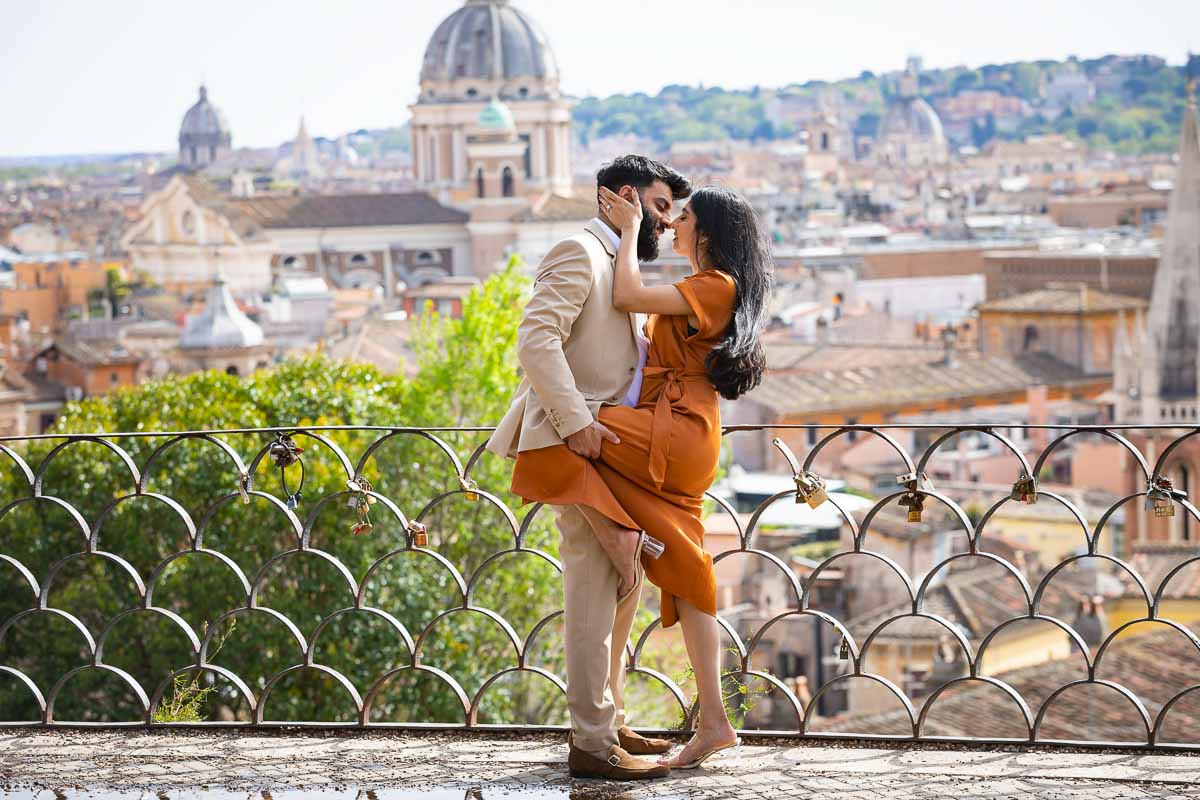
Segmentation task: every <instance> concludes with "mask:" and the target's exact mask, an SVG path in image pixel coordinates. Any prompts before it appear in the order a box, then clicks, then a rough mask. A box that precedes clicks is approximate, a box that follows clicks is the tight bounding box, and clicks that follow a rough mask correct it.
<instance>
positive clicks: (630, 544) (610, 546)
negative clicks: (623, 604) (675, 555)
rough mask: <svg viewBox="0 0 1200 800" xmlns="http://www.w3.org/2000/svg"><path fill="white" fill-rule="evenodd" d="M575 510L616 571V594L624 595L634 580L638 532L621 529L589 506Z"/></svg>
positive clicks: (631, 586)
mask: <svg viewBox="0 0 1200 800" xmlns="http://www.w3.org/2000/svg"><path fill="white" fill-rule="evenodd" d="M576 508H578V509H579V510H580V512H582V513H583V516H584V517H585V518H586V519H587V521H588V525H590V526H591V528H592V532H593V533H595V534H596V539H597V540H598V541H599V542H600V546H601V547H602V548H604V552H605V553H607V554H608V558H609V560H610V561H612V563H613V568H614V569H616V571H617V575H618V576H619V577H620V581H621V583H620V585H619V586H618V587H617V594H618V595H624V594H625V593H627V592H628V591H629V590H630V589H632V588H633V584H634V581H635V580H636V575H637V564H636V562H635V561H634V554H635V553H636V552H637V543H638V533H639V532H638V531H635V530H632V529H630V528H624V527H621V526H620V525H618V524H617V523H615V522H613V521H612V520H611V519H609V518H608V517H606V516H604V515H603V514H601V513H600V512H599V511H597V510H596V509H594V508H592V507H591V506H584V505H581V506H576Z"/></svg>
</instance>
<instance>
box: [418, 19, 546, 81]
mask: <svg viewBox="0 0 1200 800" xmlns="http://www.w3.org/2000/svg"><path fill="white" fill-rule="evenodd" d="M522 77H529V78H533V79H538V80H543V81H547V80H548V81H557V80H558V64H557V62H555V60H554V53H553V52H552V51H551V50H550V44H549V42H548V41H547V40H546V35H545V34H544V33H542V29H541V28H539V27H538V25H537V24H536V23H535V22H534V21H533V20H532V19H530V18H529V17H528V16H527V15H526V14H525V13H524V12H522V11H520V10H518V9H516V8H514V7H513V6H512V5H510V4H509V2H508V0H466V3H465V4H464V5H463V6H462V8H460V9H458V10H457V11H455V12H454V13H453V14H451V15H450V16H448V17H446V19H445V20H444V21H443V22H442V24H441V25H439V26H438V27H437V30H435V31H434V33H433V37H432V38H431V39H430V40H429V45H428V47H426V49H425V60H424V62H423V64H422V67H421V82H422V83H425V82H428V81H434V82H443V81H458V80H463V79H472V78H474V79H480V80H497V81H506V80H511V79H516V78H522Z"/></svg>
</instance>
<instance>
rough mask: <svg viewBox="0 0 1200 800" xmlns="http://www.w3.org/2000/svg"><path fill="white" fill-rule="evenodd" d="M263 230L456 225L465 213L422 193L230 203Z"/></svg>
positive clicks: (265, 198)
mask: <svg viewBox="0 0 1200 800" xmlns="http://www.w3.org/2000/svg"><path fill="white" fill-rule="evenodd" d="M229 205H230V206H231V207H233V208H236V209H238V210H240V211H242V212H244V213H245V214H246V215H247V216H248V217H249V218H251V219H253V220H254V221H255V222H257V223H258V224H259V225H261V226H262V227H264V228H352V227H357V226H364V225H459V224H462V223H464V222H466V221H467V216H468V215H467V214H466V212H463V211H459V210H457V209H454V208H450V207H449V206H444V205H442V204H441V203H439V202H438V201H436V200H434V199H433V198H432V197H430V196H429V195H428V194H426V193H425V192H403V193H398V194H342V195H307V196H303V197H292V196H289V197H270V196H261V197H250V198H244V199H238V200H230V201H229Z"/></svg>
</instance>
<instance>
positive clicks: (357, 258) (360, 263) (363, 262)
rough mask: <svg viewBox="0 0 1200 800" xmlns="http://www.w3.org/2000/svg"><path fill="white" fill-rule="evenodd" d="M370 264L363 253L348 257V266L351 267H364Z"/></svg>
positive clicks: (369, 260)
mask: <svg viewBox="0 0 1200 800" xmlns="http://www.w3.org/2000/svg"><path fill="white" fill-rule="evenodd" d="M370 263H371V259H370V258H368V257H367V255H366V254H365V253H355V254H354V255H352V256H350V266H352V267H365V266H367V265H368V264H370Z"/></svg>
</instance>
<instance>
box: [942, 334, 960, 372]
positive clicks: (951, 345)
mask: <svg viewBox="0 0 1200 800" xmlns="http://www.w3.org/2000/svg"><path fill="white" fill-rule="evenodd" d="M957 345H958V330H957V329H956V328H955V327H954V326H953V325H947V326H945V327H944V328H942V365H943V366H946V367H950V368H952V369H953V368H954V367H957V366H958V347H957Z"/></svg>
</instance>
